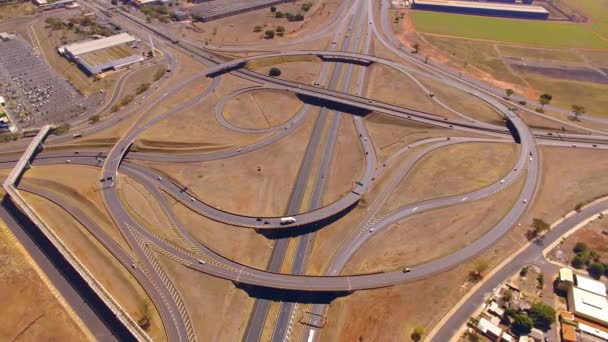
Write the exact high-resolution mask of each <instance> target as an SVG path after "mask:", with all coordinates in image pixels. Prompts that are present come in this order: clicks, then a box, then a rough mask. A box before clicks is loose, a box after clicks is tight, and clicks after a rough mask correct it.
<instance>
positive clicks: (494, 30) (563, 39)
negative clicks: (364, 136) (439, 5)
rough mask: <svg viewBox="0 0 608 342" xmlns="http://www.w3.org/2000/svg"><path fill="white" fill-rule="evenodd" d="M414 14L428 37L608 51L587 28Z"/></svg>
mask: <svg viewBox="0 0 608 342" xmlns="http://www.w3.org/2000/svg"><path fill="white" fill-rule="evenodd" d="M410 13H411V17H412V20H413V22H414V25H415V27H416V30H418V31H419V32H424V33H431V34H439V35H446V36H455V37H462V38H472V39H485V40H495V41H502V42H511V43H520V44H530V45H534V46H552V47H576V48H589V49H608V41H606V40H604V39H602V37H600V36H598V35H597V34H596V33H595V32H594V31H593V30H592V28H590V27H588V26H585V25H579V24H574V23H557V22H549V21H541V20H518V19H506V18H492V17H481V16H473V15H461V14H451V13H438V12H427V11H412V12H410Z"/></svg>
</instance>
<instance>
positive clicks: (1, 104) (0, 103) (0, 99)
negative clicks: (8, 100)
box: [0, 96, 5, 106]
mask: <svg viewBox="0 0 608 342" xmlns="http://www.w3.org/2000/svg"><path fill="white" fill-rule="evenodd" d="M4 103H5V102H4V97H2V96H0V106H3V105H4Z"/></svg>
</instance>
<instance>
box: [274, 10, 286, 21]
mask: <svg viewBox="0 0 608 342" xmlns="http://www.w3.org/2000/svg"><path fill="white" fill-rule="evenodd" d="M274 17H275V18H279V19H280V18H285V14H284V13H283V12H281V11H277V12H276V13H275V14H274Z"/></svg>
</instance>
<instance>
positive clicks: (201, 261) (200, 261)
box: [198, 259, 207, 265]
mask: <svg viewBox="0 0 608 342" xmlns="http://www.w3.org/2000/svg"><path fill="white" fill-rule="evenodd" d="M198 263H199V264H201V265H204V264H206V263H207V262H206V261H205V260H201V259H198Z"/></svg>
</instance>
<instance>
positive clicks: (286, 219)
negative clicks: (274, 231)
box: [281, 216, 296, 224]
mask: <svg viewBox="0 0 608 342" xmlns="http://www.w3.org/2000/svg"><path fill="white" fill-rule="evenodd" d="M295 222H296V218H295V217H292V216H287V217H282V218H281V224H292V223H295Z"/></svg>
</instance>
